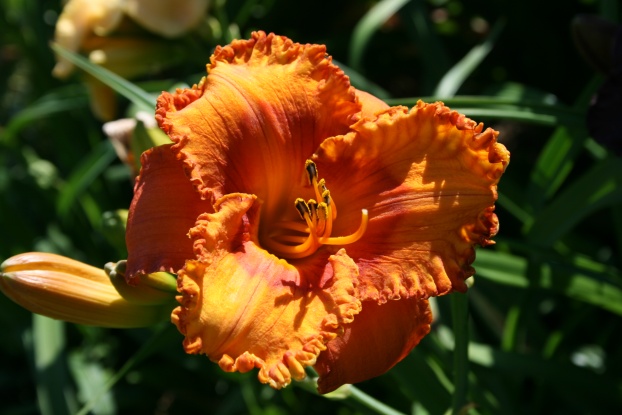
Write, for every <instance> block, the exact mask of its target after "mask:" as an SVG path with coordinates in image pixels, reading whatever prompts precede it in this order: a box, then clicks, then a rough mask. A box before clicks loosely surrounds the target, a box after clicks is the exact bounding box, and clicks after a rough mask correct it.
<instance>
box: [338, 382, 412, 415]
mask: <svg viewBox="0 0 622 415" xmlns="http://www.w3.org/2000/svg"><path fill="white" fill-rule="evenodd" d="M350 393H351V394H350V398H351V399H352V400H353V401H356V402H358V403H360V404H363V405H364V406H366V407H367V408H369V409H371V410H373V411H375V412H377V413H379V414H383V415H404V414H403V413H402V412H399V411H396V410H395V409H393V408H391V407H390V406H388V405H385V404H384V403H382V402H380V401H379V400H377V399H375V398H373V397H372V396H370V395H368V394H366V393H365V392H363V391H362V390H360V389H359V388H357V387H355V386H350Z"/></svg>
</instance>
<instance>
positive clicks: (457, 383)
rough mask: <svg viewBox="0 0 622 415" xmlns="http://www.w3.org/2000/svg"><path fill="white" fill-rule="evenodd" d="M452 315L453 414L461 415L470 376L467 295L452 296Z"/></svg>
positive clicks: (465, 401)
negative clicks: (453, 343)
mask: <svg viewBox="0 0 622 415" xmlns="http://www.w3.org/2000/svg"><path fill="white" fill-rule="evenodd" d="M451 314H452V320H453V329H454V342H455V345H454V394H453V398H452V413H453V414H454V415H457V414H460V413H461V410H462V408H464V406H465V405H466V403H467V386H468V376H469V327H468V321H469V307H468V297H467V296H466V295H461V294H454V295H452V296H451Z"/></svg>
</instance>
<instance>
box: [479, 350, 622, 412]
mask: <svg viewBox="0 0 622 415" xmlns="http://www.w3.org/2000/svg"><path fill="white" fill-rule="evenodd" d="M469 358H470V361H471V362H472V363H473V364H474V365H480V366H483V367H486V368H488V369H489V370H493V371H495V373H496V374H498V376H499V377H505V375H506V374H508V375H510V376H512V377H517V376H529V377H531V378H533V379H534V380H536V381H538V382H542V383H544V384H546V385H547V386H548V387H550V388H552V389H553V390H555V391H556V394H555V395H556V397H559V398H563V399H565V400H568V402H576V401H578V402H581V403H587V404H588V405H589V404H590V402H594V401H596V402H598V403H599V408H601V410H602V411H604V412H603V413H607V412H608V410H611V408H615V407H620V405H622V398H621V397H622V395H621V394H620V392H619V391H620V390H621V389H622V383H621V382H620V379H618V378H615V377H613V376H611V375H609V376H605V375H599V374H596V373H594V372H592V371H590V370H587V369H585V368H581V367H577V366H573V365H572V364H571V363H570V362H566V361H561V362H560V361H555V360H549V359H544V358H542V357H541V355H539V354H519V353H512V352H502V351H500V350H497V349H493V348H492V347H489V346H486V345H483V344H477V343H471V344H470V346H469ZM495 379H498V377H496V378H495ZM604 408H608V410H607V409H604ZM577 411H578V412H577V413H583V411H581V410H580V409H577Z"/></svg>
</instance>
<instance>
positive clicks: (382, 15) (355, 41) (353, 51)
mask: <svg viewBox="0 0 622 415" xmlns="http://www.w3.org/2000/svg"><path fill="white" fill-rule="evenodd" d="M409 1H410V0H382V1H380V2H378V3H376V4H375V5H374V6H373V7H372V8H371V9H369V10H368V11H367V13H366V14H365V16H363V18H361V20H359V22H358V24H357V25H356V27H355V28H354V32H353V34H352V40H351V41H350V60H349V64H350V66H351V67H352V68H353V69H354V70H356V71H361V69H362V61H363V53H364V52H365V48H366V47H367V44H368V43H369V39H371V37H372V36H373V34H374V33H375V32H376V31H377V30H378V28H379V27H380V26H382V24H383V23H384V22H386V21H387V19H389V17H391V16H393V15H394V14H395V13H397V11H398V10H399V9H401V8H402V7H403V6H404V5H405V4H406V3H408V2H409Z"/></svg>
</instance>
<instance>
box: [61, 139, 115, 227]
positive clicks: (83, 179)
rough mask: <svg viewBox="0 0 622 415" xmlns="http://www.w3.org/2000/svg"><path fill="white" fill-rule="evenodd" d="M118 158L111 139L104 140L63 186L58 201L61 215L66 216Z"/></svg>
mask: <svg viewBox="0 0 622 415" xmlns="http://www.w3.org/2000/svg"><path fill="white" fill-rule="evenodd" d="M115 158H116V153H115V152H114V148H113V147H112V145H111V144H110V141H108V140H106V141H102V142H101V143H100V145H98V146H97V147H95V148H94V149H93V151H91V154H89V155H88V156H86V157H85V159H84V160H83V161H82V162H81V163H80V164H79V165H78V167H77V168H76V169H75V170H74V171H73V173H72V174H71V176H70V177H69V180H68V181H67V183H65V185H64V186H63V189H62V190H61V192H60V195H59V197H58V202H57V210H58V213H59V215H61V216H62V217H66V216H67V215H68V213H69V210H70V209H71V207H72V206H73V204H74V203H75V202H76V200H77V199H78V198H79V197H80V196H81V195H82V194H83V193H84V192H85V191H86V189H87V188H88V187H89V186H90V185H91V184H92V183H93V181H95V180H96V179H97V177H99V175H101V174H102V172H103V171H104V170H105V169H106V168H107V167H108V166H109V165H110V163H112V162H113V161H114V160H115Z"/></svg>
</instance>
